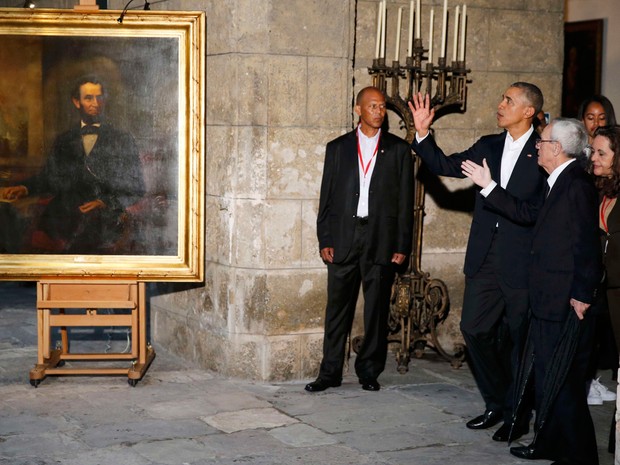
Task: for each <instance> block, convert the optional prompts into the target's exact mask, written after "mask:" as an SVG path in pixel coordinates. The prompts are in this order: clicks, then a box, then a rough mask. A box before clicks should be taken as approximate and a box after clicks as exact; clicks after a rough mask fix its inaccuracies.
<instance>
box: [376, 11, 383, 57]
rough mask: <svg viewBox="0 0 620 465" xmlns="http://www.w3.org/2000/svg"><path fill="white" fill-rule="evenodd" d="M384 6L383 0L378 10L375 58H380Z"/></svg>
mask: <svg viewBox="0 0 620 465" xmlns="http://www.w3.org/2000/svg"><path fill="white" fill-rule="evenodd" d="M382 6H383V0H381V1H380V2H379V9H378V10H377V40H376V44H375V58H379V47H380V46H381V19H382V15H381V7H382Z"/></svg>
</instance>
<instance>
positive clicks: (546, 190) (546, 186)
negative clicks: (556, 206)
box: [545, 181, 551, 199]
mask: <svg viewBox="0 0 620 465" xmlns="http://www.w3.org/2000/svg"><path fill="white" fill-rule="evenodd" d="M550 190H551V187H549V183H548V182H546V181H545V199H546V198H547V197H549V191H550Z"/></svg>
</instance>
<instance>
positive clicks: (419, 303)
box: [368, 38, 470, 373]
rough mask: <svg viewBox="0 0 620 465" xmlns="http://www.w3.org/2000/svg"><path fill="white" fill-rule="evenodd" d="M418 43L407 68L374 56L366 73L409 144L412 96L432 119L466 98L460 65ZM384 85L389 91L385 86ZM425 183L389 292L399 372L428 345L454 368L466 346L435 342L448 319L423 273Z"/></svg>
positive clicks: (443, 299)
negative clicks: (427, 101)
mask: <svg viewBox="0 0 620 465" xmlns="http://www.w3.org/2000/svg"><path fill="white" fill-rule="evenodd" d="M425 52H428V50H426V49H424V47H423V44H422V39H420V38H416V39H414V46H413V51H412V56H409V57H407V59H406V64H405V65H404V66H402V65H400V63H399V62H398V61H393V62H392V65H391V66H387V65H386V64H385V59H384V58H375V59H374V60H373V64H372V67H370V68H369V69H368V72H369V74H370V75H371V76H372V81H373V86H374V87H377V88H378V89H380V90H381V91H382V92H383V93H384V94H385V96H386V103H387V106H388V108H389V109H390V110H392V111H394V112H395V113H396V114H397V115H398V116H399V117H400V118H401V119H402V121H403V124H404V126H405V129H406V131H407V136H406V139H407V141H409V142H412V141H413V138H414V137H415V126H414V122H413V116H412V114H411V111H410V110H409V108H408V101H410V100H411V99H412V96H413V95H414V94H415V93H418V92H422V93H423V94H428V95H430V96H431V105H432V106H433V107H434V108H435V115H436V116H435V119H437V118H438V117H441V116H443V115H445V114H448V113H451V112H462V111H464V110H465V104H466V99H467V74H468V73H469V71H470V70H468V69H467V68H466V66H465V61H464V60H463V61H453V62H452V63H451V65H450V66H447V65H446V58H445V57H440V58H439V59H438V64H437V65H435V64H433V63H430V62H428V60H427V61H426V63H423V62H424V61H425V59H426V57H425ZM403 83H404V88H405V94H404V97H403V96H401V93H400V87H401V84H403ZM388 87H389V88H388ZM414 167H415V177H416V179H417V178H418V171H419V169H420V158H419V157H418V156H415V158H414ZM424 193H425V189H424V185H423V184H422V183H421V182H419V181H417V182H416V188H415V203H414V212H413V213H414V236H413V247H412V253H411V258H410V261H409V264H408V267H407V271H406V272H404V273H402V274H399V275H398V276H397V278H396V280H395V283H394V287H393V289H392V302H391V308H390V319H389V326H390V336H389V341H390V343H392V344H395V345H397V348H396V361H397V363H398V371H399V372H400V373H405V372H407V371H408V369H409V368H408V365H409V361H410V359H411V353H413V355H414V356H415V357H416V358H421V357H422V356H423V355H424V352H425V349H426V348H427V347H428V348H430V349H432V350H434V351H435V352H437V353H438V354H439V355H441V356H442V357H443V358H444V359H446V360H447V361H449V362H450V363H451V364H452V366H453V367H455V368H458V367H460V366H461V365H462V362H463V360H464V358H465V348H464V346H463V345H462V344H456V345H455V352H454V354H449V353H448V352H447V351H446V350H444V349H443V347H442V346H441V344H440V342H439V340H438V338H437V328H438V325H439V324H441V323H442V322H443V321H445V319H446V318H447V316H448V312H449V297H448V289H447V287H446V285H445V283H444V282H443V281H441V280H439V279H434V278H431V277H430V275H429V273H425V272H424V271H422V267H421V258H422V242H423V241H422V236H423V225H424Z"/></svg>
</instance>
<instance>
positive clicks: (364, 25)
mask: <svg viewBox="0 0 620 465" xmlns="http://www.w3.org/2000/svg"><path fill="white" fill-rule="evenodd" d="M9 3H11V4H9ZM14 3H15V0H12V1H11V2H8V1H6V0H0V6H15V5H14ZM75 3H76V2H72V1H52V0H47V1H40V2H37V4H38V6H42V7H58V8H63V7H64V8H66V7H69V8H70V7H72V6H73V4H75ZM124 4H125V1H117V0H113V1H109V2H108V6H109V8H111V9H122V8H123V6H124ZM442 4H443V2H441V1H440V0H433V1H428V0H426V1H423V2H422V8H423V11H424V12H425V13H424V19H423V22H422V24H423V30H422V37H427V36H428V33H427V32H425V31H426V30H427V29H426V27H427V22H428V17H427V14H428V12H429V11H430V8H431V7H435V10H436V11H435V12H436V22H435V31H436V32H437V34H439V31H440V26H441V14H440V12H441V5H442ZM377 5H378V1H375V0H372V1H371V0H367V1H365V0H357V1H356V0H286V1H285V0H230V1H226V2H224V1H221V0H209V1H194V0H183V1H181V0H170V1H167V2H161V3H155V2H153V4H152V9H158V10H192V9H195V10H204V11H206V13H207V59H206V63H207V83H206V87H207V118H206V125H207V153H206V166H207V176H206V179H207V180H206V183H207V185H206V265H205V270H206V273H205V274H206V278H205V283H204V284H200V285H196V284H192V285H189V284H157V285H155V284H154V285H151V286H150V287H149V291H150V310H151V317H152V320H151V336H152V340H153V341H154V342H155V343H156V344H159V345H162V346H165V347H166V348H168V349H170V350H172V351H174V352H176V353H177V354H179V355H180V356H182V357H184V358H186V359H188V360H191V361H193V362H196V363H198V364H200V365H201V366H204V367H205V368H208V369H213V370H216V371H218V372H220V373H223V374H226V375H229V376H235V377H242V378H251V379H257V380H287V379H300V378H311V377H313V376H314V375H315V374H316V372H317V369H318V363H319V361H320V357H321V342H322V317H323V311H324V301H325V281H326V279H325V268H324V266H323V264H322V263H321V261H320V259H319V255H318V248H317V242H316V235H315V219H316V209H317V205H318V192H319V184H320V178H321V171H322V163H323V150H324V146H325V143H326V142H327V141H329V140H330V139H332V138H334V137H336V136H337V135H339V134H341V133H343V132H345V131H347V130H349V129H351V128H352V125H353V114H352V101H353V96H354V94H355V92H356V91H357V90H359V89H360V88H362V87H364V86H366V85H369V84H370V83H371V80H370V77H369V75H368V73H367V71H366V69H367V67H368V66H369V65H370V64H371V61H372V58H373V54H374V34H375V27H376V24H375V21H376V12H377ZM408 5H409V2H408V1H394V0H388V11H389V13H388V17H389V19H388V23H389V24H388V31H393V30H394V23H395V18H396V14H395V12H396V11H397V8H398V7H399V6H405V7H408ZM452 6H454V5H452ZM405 11H407V10H405ZM467 11H468V34H467V37H468V51H467V63H468V67H470V68H471V70H472V72H471V80H472V82H471V84H470V85H469V88H468V103H467V111H466V112H465V113H464V114H453V115H448V116H445V117H443V118H442V119H440V120H439V121H437V123H436V124H435V125H434V126H435V129H436V137H437V140H438V141H439V143H440V144H441V145H442V146H443V147H444V148H445V149H446V150H447V151H450V150H457V149H462V148H465V147H466V146H468V145H470V144H471V143H473V141H474V140H475V139H476V138H477V137H479V136H480V135H482V134H485V133H488V132H495V131H497V129H496V126H495V118H494V114H495V108H496V105H497V103H498V101H499V99H500V95H501V93H502V92H503V91H504V90H505V88H506V87H507V86H508V85H509V84H510V83H511V82H513V81H516V80H528V81H532V82H535V83H537V84H539V85H540V87H541V88H542V90H543V92H544V94H545V97H546V100H547V103H546V108H547V109H548V110H550V111H551V113H552V114H558V113H559V108H560V103H559V98H560V95H561V71H562V48H563V45H562V40H561V37H562V24H563V23H562V21H563V0H548V1H546V2H541V1H539V0H525V1H522V2H514V1H508V0H472V1H470V2H468V4H467ZM404 24H407V21H404ZM393 40H394V39H393V37H392V35H391V34H388V50H392V49H393V42H392V41H393ZM435 40H436V41H437V40H438V37H436V38H435ZM425 42H426V40H425ZM436 43H437V42H436ZM448 43H449V44H450V43H451V42H450V41H448ZM405 49H406V39H405V35H403V39H402V46H401V50H403V51H404V50H405ZM389 55H390V52H388V56H389ZM471 195H472V191H471V189H470V184H469V183H468V182H467V181H461V180H447V179H439V180H434V181H433V182H429V185H428V195H427V201H426V219H425V233H424V249H423V250H424V253H423V260H422V263H423V268H424V270H425V271H428V272H430V273H431V275H432V276H433V277H435V278H440V279H442V280H444V281H445V282H446V284H447V285H448V288H449V291H450V297H451V302H452V311H451V314H450V316H449V318H448V320H447V321H446V323H445V324H444V325H443V326H442V327H441V330H440V333H441V334H440V337H441V341H442V342H443V344H444V346H445V347H446V348H448V349H450V348H451V347H452V345H453V344H454V343H455V342H459V341H460V334H459V332H458V321H459V314H460V307H461V295H462V289H463V276H462V273H461V268H462V263H463V254H464V249H465V243H466V239H467V236H468V232H469V223H470V215H469V212H468V209H467V203H468V202H467V201H464V200H467V199H471ZM358 320H359V319H358ZM359 332H360V327H359V323H358V324H356V327H355V330H354V334H358V333H359ZM388 363H393V361H392V359H390V360H389V362H388Z"/></svg>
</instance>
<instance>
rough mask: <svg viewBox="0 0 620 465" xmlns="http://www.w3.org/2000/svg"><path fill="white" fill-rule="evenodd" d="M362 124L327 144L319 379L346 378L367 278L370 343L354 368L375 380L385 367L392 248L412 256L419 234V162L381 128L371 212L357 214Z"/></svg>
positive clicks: (321, 225)
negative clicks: (329, 253) (328, 257)
mask: <svg viewBox="0 0 620 465" xmlns="http://www.w3.org/2000/svg"><path fill="white" fill-rule="evenodd" d="M357 147H358V146H357V131H352V132H349V133H347V134H345V135H343V136H340V137H338V138H337V139H335V140H333V141H331V142H329V143H328V144H327V148H326V154H325V165H324V169H323V179H322V183H321V194H320V202H319V212H318V217H317V236H318V240H319V249H321V250H322V249H324V248H326V247H332V248H333V249H334V257H333V263H328V264H327V269H328V284H327V287H328V289H327V308H326V315H325V338H324V343H323V361H322V363H321V367H320V372H319V378H321V379H323V380H325V381H327V382H330V383H339V382H340V380H341V379H342V369H343V365H344V357H345V345H346V338H347V335H348V333H349V332H350V330H351V324H352V321H353V316H354V313H355V306H356V302H357V296H358V293H359V288H360V283H361V285H362V286H363V291H364V342H363V344H362V347H361V348H360V350H359V351H358V355H357V359H356V363H355V369H356V373H357V375H358V377H359V378H360V379H374V380H376V378H377V377H378V376H379V375H380V374H381V372H382V371H383V369H384V367H385V361H386V356H387V333H388V328H387V322H388V315H389V300H390V293H391V287H392V283H393V280H394V274H395V268H394V265H393V264H392V263H391V259H392V256H393V254H395V253H400V254H403V255H408V254H409V253H410V251H411V244H412V237H413V164H412V157H411V150H410V148H409V145H408V144H407V143H406V142H405V141H404V140H402V139H400V138H398V137H396V136H394V135H392V134H389V133H387V132H386V131H382V132H381V134H380V137H379V147H378V150H377V156H376V157H377V158H376V162H375V166H374V170H373V173H372V178H371V180H370V188H369V199H368V217H367V219H363V220H360V218H358V217H357V209H358V201H359V195H360V181H359V162H358V150H357Z"/></svg>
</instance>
